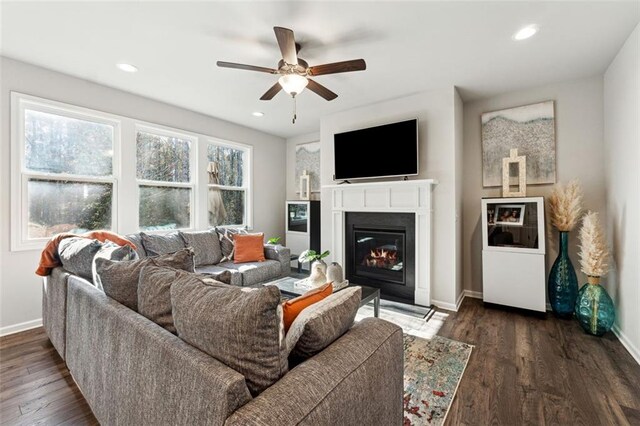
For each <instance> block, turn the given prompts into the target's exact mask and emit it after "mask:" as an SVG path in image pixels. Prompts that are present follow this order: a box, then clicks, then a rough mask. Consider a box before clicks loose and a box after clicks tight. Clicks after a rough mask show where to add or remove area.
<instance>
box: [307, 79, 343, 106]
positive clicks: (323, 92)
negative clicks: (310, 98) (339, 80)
mask: <svg viewBox="0 0 640 426" xmlns="http://www.w3.org/2000/svg"><path fill="white" fill-rule="evenodd" d="M307 80H309V84H308V85H307V89H309V90H311V91H312V92H314V93H316V94H318V95H320V96H322V97H323V98H325V99H326V100H328V101H332V100H334V99H335V98H337V97H338V95H336V94H335V93H333V92H332V91H331V90H329V89H327V88H326V87H324V86H323V85H322V84H319V83H316V82H315V81H313V80H311V79H310V78H308V79H307Z"/></svg>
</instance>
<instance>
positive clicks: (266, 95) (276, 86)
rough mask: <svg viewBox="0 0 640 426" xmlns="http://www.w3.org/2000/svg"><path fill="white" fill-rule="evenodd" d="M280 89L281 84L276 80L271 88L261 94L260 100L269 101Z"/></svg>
mask: <svg viewBox="0 0 640 426" xmlns="http://www.w3.org/2000/svg"><path fill="white" fill-rule="evenodd" d="M281 90H282V86H280V83H278V82H276V84H274V85H273V86H271V88H270V89H269V90H267V91H266V92H265V93H264V95H262V97H261V98H260V100H261V101H270V100H271V99H273V97H274V96H275V95H277V94H278V92H279V91H281Z"/></svg>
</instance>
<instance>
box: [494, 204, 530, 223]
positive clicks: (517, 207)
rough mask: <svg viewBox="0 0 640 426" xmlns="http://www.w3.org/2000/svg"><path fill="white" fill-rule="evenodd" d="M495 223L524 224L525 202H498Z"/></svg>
mask: <svg viewBox="0 0 640 426" xmlns="http://www.w3.org/2000/svg"><path fill="white" fill-rule="evenodd" d="M495 224H496V225H502V226H522V225H523V224H524V204H498V205H497V206H496V213H495Z"/></svg>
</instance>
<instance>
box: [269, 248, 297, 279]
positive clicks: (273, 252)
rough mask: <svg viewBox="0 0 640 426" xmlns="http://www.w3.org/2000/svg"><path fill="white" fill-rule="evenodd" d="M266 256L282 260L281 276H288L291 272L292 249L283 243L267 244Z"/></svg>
mask: <svg viewBox="0 0 640 426" xmlns="http://www.w3.org/2000/svg"><path fill="white" fill-rule="evenodd" d="M264 257H265V258H267V259H271V260H277V261H278V262H280V265H281V266H280V267H281V272H280V275H281V276H283V277H284V276H287V275H289V274H290V273H291V250H290V249H289V248H288V247H284V246H281V245H273V244H265V245H264Z"/></svg>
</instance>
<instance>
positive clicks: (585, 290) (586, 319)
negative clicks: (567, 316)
mask: <svg viewBox="0 0 640 426" xmlns="http://www.w3.org/2000/svg"><path fill="white" fill-rule="evenodd" d="M587 279H588V281H589V282H588V283H587V284H585V285H583V286H582V288H581V289H580V292H579V293H578V298H577V299H576V308H575V309H576V318H578V322H579V323H580V325H581V326H582V328H583V329H584V331H586V332H587V333H589V334H593V335H594V336H602V335H603V334H604V333H606V332H607V331H609V330H611V327H613V322H614V321H615V320H616V308H615V306H614V304H613V300H611V297H610V296H609V293H607V290H605V288H604V287H602V286H601V285H600V277H587Z"/></svg>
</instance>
